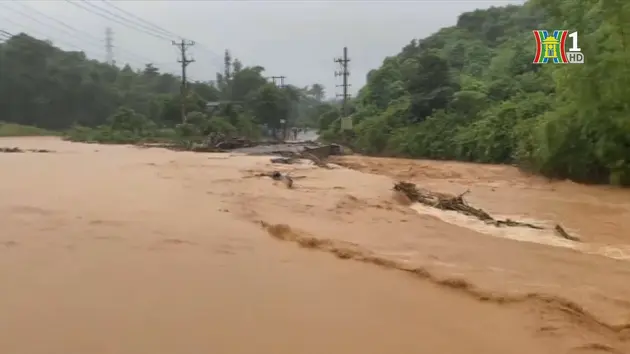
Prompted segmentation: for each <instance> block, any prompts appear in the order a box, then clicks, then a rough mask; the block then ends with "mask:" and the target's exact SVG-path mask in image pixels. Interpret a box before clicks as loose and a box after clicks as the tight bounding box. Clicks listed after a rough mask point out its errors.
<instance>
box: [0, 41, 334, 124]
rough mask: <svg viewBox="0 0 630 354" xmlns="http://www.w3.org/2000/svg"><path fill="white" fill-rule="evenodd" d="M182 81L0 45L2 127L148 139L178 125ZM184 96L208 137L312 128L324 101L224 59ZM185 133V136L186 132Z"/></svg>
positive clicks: (27, 45) (50, 48) (149, 68)
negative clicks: (109, 132) (284, 123)
mask: <svg viewBox="0 0 630 354" xmlns="http://www.w3.org/2000/svg"><path fill="white" fill-rule="evenodd" d="M180 85H181V81H180V78H179V77H177V76H174V75H171V74H168V73H161V72H160V71H159V70H158V69H157V68H156V67H155V66H154V65H153V64H151V63H147V64H146V66H145V68H144V69H142V70H133V69H132V68H131V67H129V66H128V65H126V66H124V67H122V68H118V67H116V66H113V65H109V64H105V63H101V62H98V61H95V60H89V59H88V58H86V56H85V54H84V53H82V52H65V51H62V50H60V49H59V48H57V47H55V46H54V45H53V44H52V43H49V42H46V41H41V40H38V39H36V38H33V37H30V36H29V35H27V34H23V33H22V34H19V35H16V36H13V37H11V38H10V39H8V40H7V41H6V42H4V43H0V97H2V99H1V100H0V121H5V122H9V123H17V124H22V125H30V126H37V127H41V128H46V129H51V130H65V129H68V128H71V127H73V126H74V127H76V126H80V127H84V128H95V127H102V126H107V127H108V128H111V129H113V130H116V131H126V132H129V133H130V134H132V135H138V134H140V135H142V134H145V135H150V134H153V133H155V130H159V129H161V128H173V129H174V128H175V127H176V126H177V125H178V124H181V123H182V116H181V108H180V107H181V96H180ZM188 93H189V94H188V95H187V96H186V97H185V106H186V111H187V112H189V113H188V114H189V115H190V116H191V119H190V122H195V123H196V124H201V125H202V126H203V127H201V126H199V127H196V128H195V129H197V128H198V129H197V130H200V131H199V133H208V132H209V131H211V130H213V129H214V128H217V129H218V128H219V127H221V130H222V132H224V133H225V132H239V133H245V134H246V135H256V134H259V133H260V130H261V129H259V127H260V126H261V125H262V126H266V127H268V128H269V129H271V130H276V131H277V130H279V128H280V125H281V124H280V119H285V120H288V124H289V125H290V126H312V127H315V126H316V125H317V119H318V116H319V114H320V110H321V107H320V106H322V105H323V106H326V107H327V105H326V103H325V102H324V90H323V87H322V86H321V85H319V84H314V85H313V86H311V87H305V88H297V87H294V86H291V85H288V86H286V87H283V88H281V87H278V86H276V85H273V84H271V83H269V82H268V80H267V79H266V78H265V77H264V68H262V67H260V66H245V65H244V64H243V63H242V62H241V61H240V60H238V59H236V58H232V56H231V55H230V54H229V52H228V51H226V56H225V70H224V72H222V73H218V74H217V78H216V81H214V82H192V83H190V84H189V90H188ZM184 130H185V129H184Z"/></svg>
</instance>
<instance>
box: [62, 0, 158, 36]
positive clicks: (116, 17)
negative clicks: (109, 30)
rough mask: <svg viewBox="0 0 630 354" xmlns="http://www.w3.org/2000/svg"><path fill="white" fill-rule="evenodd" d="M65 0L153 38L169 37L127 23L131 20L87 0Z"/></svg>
mask: <svg viewBox="0 0 630 354" xmlns="http://www.w3.org/2000/svg"><path fill="white" fill-rule="evenodd" d="M65 1H66V2H67V3H69V4H72V5H74V6H76V7H78V8H81V9H83V10H85V11H87V12H90V13H92V14H95V15H97V16H100V17H103V18H105V19H107V20H110V21H113V22H116V23H118V24H121V25H123V26H125V27H127V28H130V29H132V30H135V31H138V32H143V33H145V34H148V35H149V36H152V37H155V38H158V39H162V40H169V38H167V37H166V36H163V35H161V34H159V33H155V32H151V31H149V30H146V29H144V28H140V27H139V26H137V25H136V26H134V25H133V23H132V24H129V23H131V21H129V20H128V19H125V18H124V17H121V16H119V15H116V14H114V13H112V12H111V11H108V10H105V9H103V8H100V7H98V6H96V5H94V4H92V3H90V2H88V1H87V0H80V1H81V2H76V1H70V0H65ZM90 8H92V9H97V10H100V11H104V12H106V13H109V14H113V17H112V16H109V15H106V14H103V13H102V12H98V11H94V10H92V9H90ZM121 19H122V20H121ZM125 21H126V22H125Z"/></svg>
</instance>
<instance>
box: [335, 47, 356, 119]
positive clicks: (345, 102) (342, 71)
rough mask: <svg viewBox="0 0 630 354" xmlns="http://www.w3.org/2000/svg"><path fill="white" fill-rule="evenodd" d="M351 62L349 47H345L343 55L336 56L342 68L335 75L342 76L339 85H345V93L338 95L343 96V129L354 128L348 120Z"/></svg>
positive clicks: (336, 61)
mask: <svg viewBox="0 0 630 354" xmlns="http://www.w3.org/2000/svg"><path fill="white" fill-rule="evenodd" d="M349 62H350V58H348V47H343V57H341V58H336V59H335V63H338V64H339V67H340V70H339V71H335V77H337V76H341V77H342V79H343V83H342V84H341V85H337V87H343V94H340V95H339V94H338V95H337V97H343V106H342V107H343V109H342V117H341V121H342V123H343V122H345V124H341V129H342V130H345V129H352V122H351V121H349V120H348V108H349V107H348V98H350V95H349V94H348V87H350V86H351V85H350V84H348V76H350V72H349V71H348V63H349Z"/></svg>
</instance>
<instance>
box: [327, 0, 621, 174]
mask: <svg viewBox="0 0 630 354" xmlns="http://www.w3.org/2000/svg"><path fill="white" fill-rule="evenodd" d="M628 20H630V3H628V2H627V1H623V0H574V1H561V0H554V1H542V0H541V1H540V3H535V2H529V3H527V4H525V5H524V6H507V7H493V8H490V9H487V10H477V11H474V12H469V13H464V14H462V15H461V16H460V17H459V20H458V22H457V25H456V26H453V27H449V28H444V29H441V30H440V31H438V32H437V33H435V34H433V35H432V36H430V37H428V38H425V39H422V40H413V41H411V43H410V44H409V45H407V46H406V47H404V48H403V49H402V51H401V52H400V53H399V54H398V55H396V56H394V57H389V58H386V59H385V60H384V62H383V65H382V66H381V67H380V68H379V69H377V70H373V71H372V72H370V73H369V75H368V78H367V85H366V86H365V87H363V88H362V90H361V91H360V93H359V94H358V96H357V98H356V99H355V100H354V102H353V103H354V108H353V113H352V118H353V122H354V128H353V131H352V132H351V133H352V134H348V135H346V136H345V137H342V136H341V133H340V131H339V129H340V124H339V120H338V118H339V116H338V115H335V114H332V113H331V114H328V115H324V116H322V117H321V119H320V127H321V128H322V135H323V136H324V137H325V138H327V139H330V140H341V139H342V138H346V139H348V137H349V139H350V140H349V143H351V144H352V145H353V146H354V147H355V149H357V150H359V151H363V152H365V153H370V154H378V155H403V156H411V157H421V158H431V159H457V160H465V161H478V162H488V163H512V164H518V165H519V166H521V167H523V168H526V169H528V170H531V171H534V172H538V173H542V174H544V175H547V176H551V177H559V178H571V179H574V180H578V181H588V182H598V183H613V184H624V185H628V184H630V107H629V104H630V95H629V93H630V82H629V80H630V75H629V70H630V52H629V49H630V48H629V45H630V37H629V36H630V21H628ZM534 29H548V30H554V29H570V30H572V31H573V30H577V31H579V45H580V47H581V49H582V52H583V53H584V54H585V57H586V64H584V65H554V64H545V65H536V64H532V61H533V57H534V54H535V41H534V37H533V35H532V30H534Z"/></svg>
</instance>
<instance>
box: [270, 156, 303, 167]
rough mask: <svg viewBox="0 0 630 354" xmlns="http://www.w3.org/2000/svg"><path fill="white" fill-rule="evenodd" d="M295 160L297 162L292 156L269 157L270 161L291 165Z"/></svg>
mask: <svg viewBox="0 0 630 354" xmlns="http://www.w3.org/2000/svg"><path fill="white" fill-rule="evenodd" d="M296 162H297V159H296V158H293V157H275V158H273V159H271V163H281V164H285V165H292V164H294V163H296Z"/></svg>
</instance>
